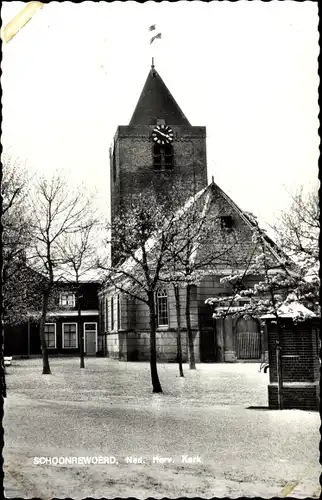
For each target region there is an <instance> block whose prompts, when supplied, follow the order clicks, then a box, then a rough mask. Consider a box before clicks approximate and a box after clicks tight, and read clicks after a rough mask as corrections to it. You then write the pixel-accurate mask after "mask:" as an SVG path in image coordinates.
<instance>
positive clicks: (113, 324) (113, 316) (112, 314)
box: [111, 295, 115, 332]
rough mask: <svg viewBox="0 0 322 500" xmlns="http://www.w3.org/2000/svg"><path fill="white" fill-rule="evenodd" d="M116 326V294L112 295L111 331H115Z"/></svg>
mask: <svg viewBox="0 0 322 500" xmlns="http://www.w3.org/2000/svg"><path fill="white" fill-rule="evenodd" d="M114 327H115V311H114V295H112V297H111V332H114Z"/></svg>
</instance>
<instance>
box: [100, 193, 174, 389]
mask: <svg viewBox="0 0 322 500" xmlns="http://www.w3.org/2000/svg"><path fill="white" fill-rule="evenodd" d="M177 217H178V215H177V214H176V212H175V211H174V210H173V207H172V206H171V204H169V205H168V206H166V204H163V203H160V199H157V197H156V194H155V192H154V190H153V189H151V190H150V189H148V188H147V189H146V190H145V191H144V192H142V193H141V194H139V195H138V196H137V197H136V198H135V199H133V201H132V204H131V202H130V201H129V203H128V206H127V209H126V212H125V211H124V210H123V209H122V207H121V208H120V210H119V214H118V216H117V217H115V218H114V220H113V222H112V224H111V226H109V227H108V230H109V232H110V233H111V238H110V239H108V240H107V242H106V243H107V244H111V245H112V250H113V249H114V256H113V255H112V259H111V261H110V263H109V262H105V263H104V264H103V263H101V268H102V269H104V271H105V272H106V275H105V282H106V284H107V285H109V286H113V287H114V288H115V289H116V290H118V291H120V292H123V293H125V294H127V295H129V296H131V297H133V298H134V299H136V300H139V301H141V302H143V303H145V304H146V305H147V306H148V309H149V318H150V369H151V380H152V387H153V392H162V388H161V384H160V381H159V377H158V372H157V357H156V327H157V318H156V307H155V293H156V291H157V289H158V287H159V286H160V276H161V272H162V270H163V268H167V266H168V264H169V260H170V259H171V258H173V257H172V255H170V254H169V253H168V249H169V248H170V246H171V244H172V242H173V240H174V238H175V236H176V231H177V230H178V225H177V224H176V221H177ZM180 250H181V249H179V248H177V251H180ZM113 257H114V258H113ZM117 263H118V264H117Z"/></svg>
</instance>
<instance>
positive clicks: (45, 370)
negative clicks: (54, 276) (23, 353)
mask: <svg viewBox="0 0 322 500" xmlns="http://www.w3.org/2000/svg"><path fill="white" fill-rule="evenodd" d="M49 294H50V291H49V290H45V291H44V292H43V296H42V311H41V318H40V325H39V326H40V343H41V352H42V363H43V369H42V374H43V375H50V374H51V371H50V366H49V357H48V351H47V345H46V339H45V323H46V316H47V309H48V300H49Z"/></svg>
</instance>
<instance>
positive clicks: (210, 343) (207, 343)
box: [200, 328, 216, 363]
mask: <svg viewBox="0 0 322 500" xmlns="http://www.w3.org/2000/svg"><path fill="white" fill-rule="evenodd" d="M200 361H201V363H214V362H215V361H216V344H215V332H214V329H213V328H207V329H206V328H204V329H202V330H201V331H200Z"/></svg>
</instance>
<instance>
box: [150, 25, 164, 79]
mask: <svg viewBox="0 0 322 500" xmlns="http://www.w3.org/2000/svg"><path fill="white" fill-rule="evenodd" d="M155 30H156V25H155V24H152V25H151V26H150V27H149V33H151V31H155ZM161 37H162V35H161V33H160V32H159V33H157V34H156V35H154V36H152V37H151V38H150V46H151V55H152V64H151V70H152V71H153V70H154V69H155V65H154V56H153V49H154V47H152V44H153V42H154V41H155V40H156V39H160V38H161Z"/></svg>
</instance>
